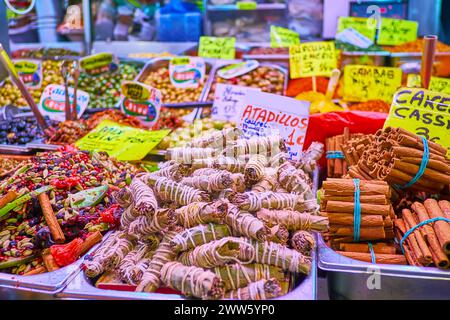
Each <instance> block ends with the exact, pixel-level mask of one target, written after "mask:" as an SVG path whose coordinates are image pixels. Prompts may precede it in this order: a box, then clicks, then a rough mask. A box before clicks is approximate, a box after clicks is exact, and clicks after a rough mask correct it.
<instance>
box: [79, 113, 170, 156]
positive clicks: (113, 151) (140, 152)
mask: <svg viewBox="0 0 450 320" xmlns="http://www.w3.org/2000/svg"><path fill="white" fill-rule="evenodd" d="M169 132H170V130H158V131H148V130H143V129H137V128H132V127H128V126H124V125H121V124H118V123H116V122H113V121H111V120H103V121H102V122H100V124H99V125H98V126H97V127H95V129H94V130H92V131H91V132H89V133H88V134H87V135H85V136H84V137H83V138H81V139H80V140H78V141H77V142H76V143H75V145H76V146H77V147H78V148H79V149H80V150H88V151H105V152H107V153H108V154H109V155H110V156H111V157H115V158H116V159H117V160H120V161H134V160H141V159H142V158H144V157H145V156H146V155H147V153H148V152H149V151H150V150H152V149H153V148H154V147H156V146H157V145H158V144H159V143H160V142H161V140H162V139H163V138H164V137H165V136H167V135H168V134H169Z"/></svg>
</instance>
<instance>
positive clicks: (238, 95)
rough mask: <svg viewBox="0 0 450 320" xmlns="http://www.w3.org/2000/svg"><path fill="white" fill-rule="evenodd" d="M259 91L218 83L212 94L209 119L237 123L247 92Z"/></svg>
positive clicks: (257, 89)
mask: <svg viewBox="0 0 450 320" xmlns="http://www.w3.org/2000/svg"><path fill="white" fill-rule="evenodd" d="M260 90H261V89H259V88H250V87H243V86H234V85H231V84H223V83H218V84H217V86H216V91H215V92H214V103H213V106H212V114H211V117H212V118H213V119H214V120H225V121H233V122H236V123H237V122H238V120H239V115H240V113H241V110H242V107H243V103H244V98H245V96H246V94H247V92H248V91H260Z"/></svg>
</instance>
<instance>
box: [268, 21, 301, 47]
mask: <svg viewBox="0 0 450 320" xmlns="http://www.w3.org/2000/svg"><path fill="white" fill-rule="evenodd" d="M298 44H300V35H299V34H298V33H297V32H295V31H292V30H289V29H286V28H282V27H277V26H270V46H271V47H272V48H289V47H290V46H294V45H298Z"/></svg>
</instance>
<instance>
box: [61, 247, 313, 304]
mask: <svg viewBox="0 0 450 320" xmlns="http://www.w3.org/2000/svg"><path fill="white" fill-rule="evenodd" d="M316 257H317V254H316V253H313V261H312V264H311V273H310V274H309V275H308V276H307V277H305V278H304V279H303V281H301V282H300V283H299V284H298V285H297V286H296V287H295V288H294V289H293V290H292V291H291V292H289V293H288V294H286V295H284V296H281V297H278V298H276V300H316V298H317V259H316ZM56 296H57V297H58V298H71V299H99V300H116V299H122V300H186V299H188V298H185V297H183V296H181V295H178V294H163V293H145V292H129V291H118V290H105V289H98V288H96V287H95V286H94V285H93V284H92V281H91V280H90V279H89V278H87V277H86V275H85V274H84V273H83V272H80V273H78V274H77V275H76V276H75V277H74V278H73V280H72V281H71V282H70V283H69V284H68V285H67V286H66V288H65V289H64V290H63V291H61V292H59V293H58V294H57V295H56Z"/></svg>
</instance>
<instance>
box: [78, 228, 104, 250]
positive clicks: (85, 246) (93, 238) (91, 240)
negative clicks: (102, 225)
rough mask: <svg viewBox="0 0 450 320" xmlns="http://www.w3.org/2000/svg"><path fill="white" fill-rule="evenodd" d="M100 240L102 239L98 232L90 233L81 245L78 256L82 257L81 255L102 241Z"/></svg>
mask: <svg viewBox="0 0 450 320" xmlns="http://www.w3.org/2000/svg"><path fill="white" fill-rule="evenodd" d="M102 239H103V235H102V234H101V232H100V231H95V232H93V233H91V234H90V235H89V236H88V237H87V238H86V239H85V240H84V242H83V243H82V244H81V248H80V254H79V255H82V254H85V253H86V252H88V251H89V250H90V249H91V248H92V247H93V246H94V245H95V244H97V243H99V242H100V241H102Z"/></svg>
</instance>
